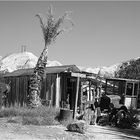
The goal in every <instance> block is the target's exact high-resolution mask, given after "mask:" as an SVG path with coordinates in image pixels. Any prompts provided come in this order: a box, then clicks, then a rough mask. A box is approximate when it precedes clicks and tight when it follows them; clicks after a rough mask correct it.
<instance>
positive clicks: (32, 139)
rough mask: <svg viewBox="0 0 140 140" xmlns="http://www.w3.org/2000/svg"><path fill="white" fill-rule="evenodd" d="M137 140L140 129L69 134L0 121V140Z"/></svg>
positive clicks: (59, 127) (92, 127)
mask: <svg viewBox="0 0 140 140" xmlns="http://www.w3.org/2000/svg"><path fill="white" fill-rule="evenodd" d="M43 139H44V140H79V139H80V140H94V139H95V140H139V139H140V129H136V130H125V129H117V128H110V127H102V126H97V125H89V126H88V127H87V130H86V132H85V134H80V133H76V132H69V131H67V128H66V127H65V126H62V125H55V126H35V125H22V124H20V123H7V119H5V118H1V119H0V140H43Z"/></svg>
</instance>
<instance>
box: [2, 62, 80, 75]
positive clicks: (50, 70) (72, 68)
mask: <svg viewBox="0 0 140 140" xmlns="http://www.w3.org/2000/svg"><path fill="white" fill-rule="evenodd" d="M33 70H34V69H33V68H30V69H20V70H16V71H14V72H11V73H7V74H5V75H4V77H9V76H22V75H31V74H33ZM61 72H80V69H79V68H78V67H76V65H62V66H53V67H46V68H45V73H46V74H49V73H61Z"/></svg>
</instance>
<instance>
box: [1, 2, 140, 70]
mask: <svg viewBox="0 0 140 140" xmlns="http://www.w3.org/2000/svg"><path fill="white" fill-rule="evenodd" d="M50 4H51V5H53V7H54V13H55V15H56V17H59V16H61V15H63V14H64V13H65V11H72V15H71V19H72V20H73V22H74V27H73V29H72V30H71V31H69V32H65V33H63V34H61V35H60V36H59V37H58V38H57V39H56V41H55V43H53V44H52V45H51V46H50V48H49V54H48V57H49V60H56V61H59V62H60V63H62V64H64V65H67V64H75V65H77V66H83V67H92V68H95V67H101V66H110V65H113V64H116V63H119V62H122V61H125V60H129V59H132V58H137V57H140V1H112V2H111V1H42V2H40V1H0V56H3V57H4V56H5V55H7V54H10V53H17V52H21V46H22V45H26V46H27V51H29V52H32V53H33V54H35V55H36V56H39V55H40V54H41V51H42V50H43V48H44V39H43V34H42V30H41V28H40V23H39V20H38V19H37V17H35V15H36V14H38V13H42V14H45V13H47V10H48V7H49V5H50ZM65 26H66V25H65Z"/></svg>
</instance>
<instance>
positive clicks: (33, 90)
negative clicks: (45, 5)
mask: <svg viewBox="0 0 140 140" xmlns="http://www.w3.org/2000/svg"><path fill="white" fill-rule="evenodd" d="M69 15H70V12H65V14H64V15H63V16H61V17H60V18H58V19H56V18H55V17H54V14H53V12H52V7H51V6H50V7H49V10H48V14H47V15H43V14H37V15H36V16H37V17H38V18H39V21H40V25H41V28H42V32H43V35H44V41H45V47H44V49H43V51H42V53H41V55H40V57H39V59H38V61H37V64H36V66H35V68H34V73H33V75H32V77H31V78H30V81H29V102H28V105H29V106H30V107H38V106H40V105H41V99H40V91H41V82H42V79H43V77H44V74H45V67H46V64H47V60H48V48H49V46H50V45H51V43H52V42H54V41H55V39H56V37H57V36H58V35H59V34H60V33H62V32H64V31H68V30H70V28H68V29H66V28H64V27H62V25H64V22H65V21H68V22H70V23H71V24H72V26H73V22H72V21H71V19H70V18H69Z"/></svg>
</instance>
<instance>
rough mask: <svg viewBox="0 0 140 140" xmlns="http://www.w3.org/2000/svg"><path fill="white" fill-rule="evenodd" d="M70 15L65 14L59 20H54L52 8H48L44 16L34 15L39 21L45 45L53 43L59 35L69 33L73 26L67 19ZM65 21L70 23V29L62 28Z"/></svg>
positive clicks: (68, 13)
mask: <svg viewBox="0 0 140 140" xmlns="http://www.w3.org/2000/svg"><path fill="white" fill-rule="evenodd" d="M70 14H71V12H65V13H64V15H63V16H61V17H60V18H58V19H57V20H56V18H55V17H54V14H53V8H52V6H49V10H48V13H47V15H46V16H43V15H42V14H37V15H36V16H37V17H38V18H39V20H40V25H41V28H42V31H43V35H44V40H45V45H46V44H47V43H49V44H50V42H51V41H52V40H53V41H54V40H55V39H56V37H57V36H58V35H59V34H60V33H62V32H64V31H69V30H71V29H72V27H73V25H74V24H73V22H72V20H71V19H70V18H69V15H70ZM65 21H68V22H70V23H71V25H72V27H71V28H64V27H62V25H64V22H65Z"/></svg>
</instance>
